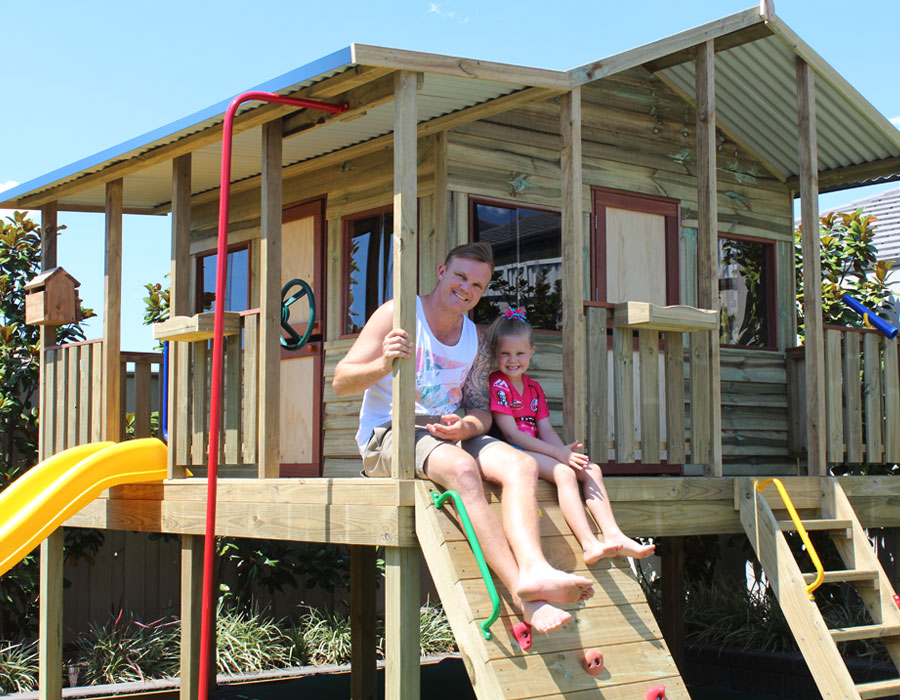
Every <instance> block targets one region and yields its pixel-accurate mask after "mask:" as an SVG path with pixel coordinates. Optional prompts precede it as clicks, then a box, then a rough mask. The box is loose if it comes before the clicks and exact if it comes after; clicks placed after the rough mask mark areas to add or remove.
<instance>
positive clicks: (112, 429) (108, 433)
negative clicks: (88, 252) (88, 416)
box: [101, 178, 123, 441]
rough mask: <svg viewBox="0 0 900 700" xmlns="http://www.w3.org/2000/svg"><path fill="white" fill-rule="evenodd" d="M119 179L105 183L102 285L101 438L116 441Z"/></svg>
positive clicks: (119, 425) (118, 420)
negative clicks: (104, 247) (104, 239)
mask: <svg viewBox="0 0 900 700" xmlns="http://www.w3.org/2000/svg"><path fill="white" fill-rule="evenodd" d="M122 202H123V183H122V179H121V178H120V179H118V180H113V181H111V182H107V183H106V251H105V257H104V266H105V278H104V287H103V361H102V370H101V372H102V382H103V409H102V410H103V416H102V420H101V424H102V426H103V429H102V434H103V439H104V440H114V441H118V440H119V438H120V433H121V430H122V406H121V405H120V402H121V383H122V382H121V368H120V366H119V361H120V357H121V343H122Z"/></svg>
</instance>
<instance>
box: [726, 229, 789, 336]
mask: <svg viewBox="0 0 900 700" xmlns="http://www.w3.org/2000/svg"><path fill="white" fill-rule="evenodd" d="M774 280H775V244H774V243H773V242H772V241H765V240H761V239H754V238H746V237H742V236H726V235H720V236H719V319H720V322H719V342H720V343H721V344H722V345H728V346H736V347H762V348H772V347H775V346H776V344H777V341H776V338H775V325H776V324H775V318H774V299H775V289H774Z"/></svg>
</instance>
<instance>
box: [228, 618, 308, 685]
mask: <svg viewBox="0 0 900 700" xmlns="http://www.w3.org/2000/svg"><path fill="white" fill-rule="evenodd" d="M283 626H284V625H283V623H282V622H279V621H276V620H274V619H272V618H270V617H266V616H264V615H262V614H261V613H260V612H259V611H258V610H255V609H251V610H250V611H249V612H248V611H243V610H239V609H231V610H225V609H223V607H222V606H221V605H220V606H219V614H218V616H217V618H216V667H217V668H218V670H219V673H226V674H230V675H238V674H242V673H254V672H256V671H265V670H268V669H273V668H285V667H287V666H290V665H291V664H292V662H293V659H294V655H293V641H292V639H291V637H290V636H289V635H288V634H286V633H285V632H283V631H282V630H281V628H282V627H283Z"/></svg>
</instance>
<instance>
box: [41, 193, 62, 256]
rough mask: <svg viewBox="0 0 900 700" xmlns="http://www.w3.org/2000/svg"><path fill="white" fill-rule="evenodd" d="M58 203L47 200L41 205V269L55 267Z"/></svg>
mask: <svg viewBox="0 0 900 700" xmlns="http://www.w3.org/2000/svg"><path fill="white" fill-rule="evenodd" d="M58 214H59V204H58V203H57V202H47V203H46V204H45V205H44V206H42V207H41V270H42V271H43V270H52V269H53V268H54V267H56V264H57V263H56V250H57V246H56V242H57V239H58V237H59V218H58Z"/></svg>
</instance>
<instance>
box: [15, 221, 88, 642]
mask: <svg viewBox="0 0 900 700" xmlns="http://www.w3.org/2000/svg"><path fill="white" fill-rule="evenodd" d="M64 228H65V227H64V226H60V227H59V229H58V230H62V229H64ZM40 268H41V229H40V227H39V226H37V224H35V223H34V222H33V221H31V219H29V218H28V217H27V215H26V214H24V213H23V212H18V211H17V212H15V213H14V214H13V216H11V217H8V218H7V219H6V220H5V221H0V490H3V489H4V488H6V486H8V485H9V484H10V483H11V482H12V481H13V480H14V479H16V478H17V477H18V476H20V475H21V474H22V473H23V472H24V471H25V470H27V469H29V468H30V467H32V466H33V465H34V464H35V463H36V462H37V457H38V405H37V402H38V383H39V378H40V372H39V367H38V362H39V354H38V353H39V348H40V340H41V332H40V327H39V326H33V325H28V324H26V323H25V285H26V284H27V283H28V282H29V281H30V280H31V279H33V278H34V277H35V276H37V275H38V274H39V273H40ZM82 314H83V317H84V318H90V317H91V316H94V315H95V314H94V312H93V311H92V310H90V309H85V308H82ZM54 340H55V342H57V343H65V342H70V341H74V340H84V333H83V332H82V329H81V326H80V324H78V323H73V324H69V325H66V326H61V327H59V328H57V329H56V337H55V339H54ZM37 581H38V574H37V560H36V558H35V557H34V556H33V555H29V556H27V557H26V558H25V559H24V560H23V561H22V562H21V563H20V564H18V565H17V566H15V567H13V569H12V570H10V571H9V572H7V573H6V574H5V575H4V576H3V577H2V578H0V639H25V638H27V637H28V636H29V635H30V634H32V633H33V632H34V627H35V624H36V613H37Z"/></svg>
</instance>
